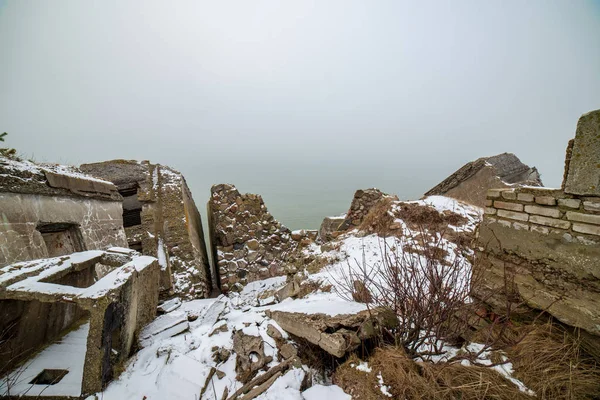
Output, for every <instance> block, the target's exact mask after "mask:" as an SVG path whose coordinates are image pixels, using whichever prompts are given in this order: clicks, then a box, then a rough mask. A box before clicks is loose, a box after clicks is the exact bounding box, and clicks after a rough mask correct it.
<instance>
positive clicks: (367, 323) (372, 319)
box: [265, 308, 398, 358]
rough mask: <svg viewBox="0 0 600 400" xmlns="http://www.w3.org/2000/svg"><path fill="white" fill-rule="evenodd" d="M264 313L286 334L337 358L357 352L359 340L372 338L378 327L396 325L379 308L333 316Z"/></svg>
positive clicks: (281, 312) (282, 312) (391, 317)
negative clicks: (305, 341) (301, 339)
mask: <svg viewBox="0 0 600 400" xmlns="http://www.w3.org/2000/svg"><path fill="white" fill-rule="evenodd" d="M265 313H266V314H267V316H268V317H270V318H272V319H273V320H275V322H277V323H278V324H279V326H281V328H282V329H283V330H285V331H286V332H288V333H290V334H292V335H294V336H298V337H300V338H303V339H305V340H307V341H308V342H310V343H312V344H314V345H317V346H319V347H320V348H321V349H323V350H325V351H326V352H327V353H329V354H331V355H333V356H335V357H338V358H341V357H343V356H344V355H345V354H346V353H348V352H351V351H353V350H355V349H357V348H358V347H359V346H360V344H361V342H362V341H363V340H365V339H369V338H372V337H374V336H375V335H376V334H377V333H378V332H379V330H380V328H393V327H395V326H398V318H397V317H396V315H394V313H393V312H391V311H389V310H387V309H383V308H379V309H375V310H370V311H369V310H366V311H361V312H359V313H356V314H350V315H337V316H333V317H332V316H329V315H325V314H304V313H297V312H286V311H266V312H265Z"/></svg>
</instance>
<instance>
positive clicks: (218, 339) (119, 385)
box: [98, 278, 342, 400]
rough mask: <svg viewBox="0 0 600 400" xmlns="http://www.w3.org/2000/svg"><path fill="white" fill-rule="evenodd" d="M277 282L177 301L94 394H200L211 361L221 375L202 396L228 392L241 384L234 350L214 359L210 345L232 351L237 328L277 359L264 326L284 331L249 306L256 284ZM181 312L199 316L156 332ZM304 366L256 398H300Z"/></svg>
mask: <svg viewBox="0 0 600 400" xmlns="http://www.w3.org/2000/svg"><path fill="white" fill-rule="evenodd" d="M281 283H284V282H282V281H281V280H280V279H278V278H277V279H269V280H266V281H261V282H254V283H253V284H250V285H248V287H247V290H244V292H242V293H241V294H240V295H238V296H233V298H228V297H225V296H221V297H219V298H217V299H207V300H194V301H189V302H182V303H181V307H180V308H178V309H177V310H176V311H173V312H172V313H169V314H165V315H164V316H161V317H159V318H158V319H157V320H156V321H155V322H153V323H152V324H150V325H149V326H148V327H147V328H146V329H145V330H144V332H143V335H145V336H146V337H149V336H151V335H152V332H151V331H152V329H155V330H156V332H155V335H154V336H151V339H150V340H149V339H146V340H145V341H144V342H143V344H144V345H146V347H144V348H143V349H141V350H140V351H139V352H138V353H137V354H136V355H135V356H134V357H133V358H132V359H131V360H130V362H129V364H128V366H127V368H126V370H125V372H123V374H121V376H120V377H119V379H117V380H115V381H113V382H111V383H110V384H109V386H108V387H107V388H106V390H105V391H104V392H103V393H101V394H99V395H98V397H99V398H102V399H103V400H113V399H114V400H121V399H127V398H143V397H145V398H146V399H147V400H154V399H156V400H163V399H170V400H171V399H172V400H178V399H182V400H183V399H185V400H189V399H194V398H196V399H199V398H200V397H199V396H200V392H201V391H202V389H203V387H204V384H205V382H206V379H207V377H208V376H209V373H210V370H211V367H215V368H217V369H218V370H219V371H221V372H223V373H224V376H223V377H222V378H221V379H219V378H218V376H216V375H214V376H213V377H212V379H211V380H210V381H209V384H208V386H207V390H206V391H205V393H204V395H203V397H202V399H207V400H213V399H214V400H216V399H221V396H222V394H223V392H224V390H225V388H227V389H228V392H229V394H230V395H231V394H232V393H234V392H235V391H236V390H238V389H239V388H240V387H241V386H242V384H241V383H240V382H239V381H237V380H236V372H235V359H236V356H235V354H232V355H231V356H230V357H229V359H228V360H227V361H225V362H221V363H218V362H215V361H214V360H213V349H214V348H220V349H227V350H229V351H232V349H233V339H232V332H235V331H238V330H239V331H242V332H243V333H245V334H247V335H253V336H260V337H261V338H262V339H263V341H264V342H265V346H264V351H265V355H266V356H272V357H273V361H272V362H271V363H269V364H268V365H267V366H268V367H269V368H270V367H273V366H275V365H277V364H279V361H277V350H276V349H277V347H276V343H275V341H274V339H273V338H271V337H270V336H269V335H267V327H268V325H269V324H272V325H273V326H274V327H275V328H277V329H279V330H280V331H281V332H282V333H283V335H284V337H287V335H286V334H285V332H283V331H282V330H281V329H280V328H279V325H278V324H277V323H276V322H275V321H273V320H271V319H269V318H268V317H266V315H265V313H264V310H265V308H264V307H253V306H251V305H250V304H249V302H250V303H253V302H254V297H253V296H252V294H253V293H256V291H257V289H258V288H260V287H273V286H274V285H277V284H281ZM182 313H186V314H187V315H194V316H198V319H197V320H195V321H190V322H189V331H187V332H183V333H181V334H179V335H176V336H174V337H166V336H168V335H161V333H162V332H164V331H165V327H168V326H169V325H170V324H171V325H172V324H173V323H175V325H176V323H177V321H179V320H180V319H181V314H182ZM173 314H175V315H173ZM171 315H173V316H172V317H168V318H170V319H171V320H174V321H175V322H173V321H167V319H168V318H167V316H171ZM222 325H226V326H227V331H225V332H221V331H215V329H216V328H219V327H221V326H222ZM213 331H214V332H213ZM307 371H308V367H306V366H304V367H303V368H292V369H290V370H288V371H287V372H286V373H285V374H284V375H283V376H281V377H280V378H278V379H277V380H276V381H275V383H274V384H273V386H271V388H270V389H269V390H267V391H266V392H265V393H263V394H262V395H261V396H259V397H257V399H262V400H270V399H304V397H303V394H302V393H301V392H300V386H301V384H302V381H303V380H304V377H305V374H306V372H307ZM338 389H339V388H338ZM339 390H340V391H341V389H339ZM341 398H342V397H340V399H341Z"/></svg>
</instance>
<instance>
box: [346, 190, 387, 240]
mask: <svg viewBox="0 0 600 400" xmlns="http://www.w3.org/2000/svg"><path fill="white" fill-rule="evenodd" d="M386 197H389V198H392V199H394V200H398V197H397V196H390V195H388V194H386V193H383V192H382V191H381V190H379V189H375V188H373V189H365V190H357V191H356V192H355V193H354V198H353V199H352V203H350V209H349V210H348V212H347V213H346V218H345V219H344V222H343V223H342V224H341V225H340V226H339V227H338V230H340V231H343V230H347V229H353V228H356V227H358V226H359V225H360V224H361V223H362V221H363V219H364V218H365V216H366V215H367V214H368V213H369V211H371V209H372V208H373V207H374V206H375V204H377V203H378V202H379V201H380V200H381V199H383V198H386Z"/></svg>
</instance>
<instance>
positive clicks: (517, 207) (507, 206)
mask: <svg viewBox="0 0 600 400" xmlns="http://www.w3.org/2000/svg"><path fill="white" fill-rule="evenodd" d="M494 207H496V208H501V209H503V210H510V211H523V204H518V203H507V202H505V201H499V200H496V201H494Z"/></svg>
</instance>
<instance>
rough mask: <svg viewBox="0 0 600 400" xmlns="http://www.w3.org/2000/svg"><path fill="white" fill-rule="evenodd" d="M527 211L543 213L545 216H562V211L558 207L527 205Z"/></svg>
mask: <svg viewBox="0 0 600 400" xmlns="http://www.w3.org/2000/svg"><path fill="white" fill-rule="evenodd" d="M525 212H526V213H529V214H537V215H543V216H545V217H552V218H560V211H559V210H558V209H556V208H548V207H540V206H525Z"/></svg>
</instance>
